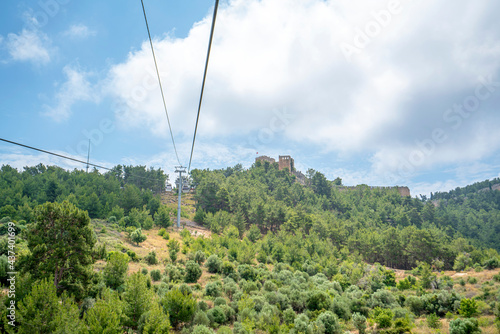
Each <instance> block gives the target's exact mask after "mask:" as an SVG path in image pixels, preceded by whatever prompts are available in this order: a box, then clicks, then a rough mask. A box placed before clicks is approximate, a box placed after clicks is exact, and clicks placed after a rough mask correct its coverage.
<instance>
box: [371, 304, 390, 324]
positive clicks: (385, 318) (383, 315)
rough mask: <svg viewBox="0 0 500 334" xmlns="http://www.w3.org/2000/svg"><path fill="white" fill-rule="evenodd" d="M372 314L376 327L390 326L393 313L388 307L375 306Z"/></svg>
mask: <svg viewBox="0 0 500 334" xmlns="http://www.w3.org/2000/svg"><path fill="white" fill-rule="evenodd" d="M373 316H374V318H375V322H376V323H377V328H389V327H391V326H392V318H393V317H394V313H392V311H391V310H390V309H383V308H380V307H376V308H375V309H374V310H373Z"/></svg>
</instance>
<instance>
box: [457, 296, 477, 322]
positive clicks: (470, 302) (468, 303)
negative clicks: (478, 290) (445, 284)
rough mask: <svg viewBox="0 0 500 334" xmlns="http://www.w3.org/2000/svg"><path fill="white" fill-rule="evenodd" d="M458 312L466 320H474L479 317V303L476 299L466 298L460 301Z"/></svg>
mask: <svg viewBox="0 0 500 334" xmlns="http://www.w3.org/2000/svg"><path fill="white" fill-rule="evenodd" d="M458 312H459V313H460V315H461V316H463V317H465V318H472V317H473V316H475V315H477V314H478V312H477V302H476V301H475V300H474V299H469V298H464V299H462V300H461V301H460V308H459V309H458Z"/></svg>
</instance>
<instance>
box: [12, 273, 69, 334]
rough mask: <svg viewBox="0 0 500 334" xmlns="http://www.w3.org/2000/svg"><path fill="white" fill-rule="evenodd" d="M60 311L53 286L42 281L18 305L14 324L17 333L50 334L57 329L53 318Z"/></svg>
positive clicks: (48, 281) (48, 282) (49, 282)
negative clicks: (15, 324) (16, 327)
mask: <svg viewBox="0 0 500 334" xmlns="http://www.w3.org/2000/svg"><path fill="white" fill-rule="evenodd" d="M59 310H60V306H59V299H58V298H57V294H56V288H55V286H54V284H53V283H52V282H51V281H50V280H47V279H43V280H42V281H40V282H39V283H37V284H35V285H34V286H33V288H32V289H31V292H30V293H29V294H28V295H27V296H26V298H24V299H23V301H22V302H20V303H19V305H18V310H17V312H16V322H17V326H18V328H19V333H27V334H29V333H52V332H54V331H55V330H56V328H57V325H58V324H57V323H56V322H55V321H54V318H55V317H56V315H57V314H58V312H59Z"/></svg>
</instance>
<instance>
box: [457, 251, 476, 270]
mask: <svg viewBox="0 0 500 334" xmlns="http://www.w3.org/2000/svg"><path fill="white" fill-rule="evenodd" d="M471 264H472V260H471V258H470V254H468V253H465V252H464V253H462V254H459V255H458V256H457V257H456V258H455V263H454V264H453V270H455V271H462V270H465V269H466V268H467V267H468V266H470V265H471Z"/></svg>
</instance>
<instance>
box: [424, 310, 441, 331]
mask: <svg viewBox="0 0 500 334" xmlns="http://www.w3.org/2000/svg"><path fill="white" fill-rule="evenodd" d="M427 326H429V327H430V328H440V327H441V322H439V317H438V316H437V315H436V314H435V313H431V314H429V315H428V316H427Z"/></svg>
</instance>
